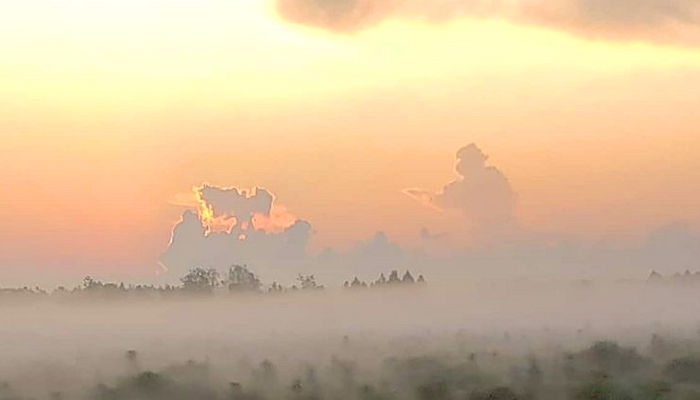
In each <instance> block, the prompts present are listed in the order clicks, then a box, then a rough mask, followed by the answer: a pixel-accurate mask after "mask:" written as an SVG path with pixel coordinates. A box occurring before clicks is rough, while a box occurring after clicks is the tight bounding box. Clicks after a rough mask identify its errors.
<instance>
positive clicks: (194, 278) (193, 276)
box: [180, 267, 219, 293]
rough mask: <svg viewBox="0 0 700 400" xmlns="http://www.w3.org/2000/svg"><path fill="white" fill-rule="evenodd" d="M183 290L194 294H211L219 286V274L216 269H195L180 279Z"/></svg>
mask: <svg viewBox="0 0 700 400" xmlns="http://www.w3.org/2000/svg"><path fill="white" fill-rule="evenodd" d="M180 281H181V282H182V284H183V288H184V289H185V290H188V291H193V292H203V293H211V292H212V291H213V290H214V288H216V287H217V286H219V272H218V271H217V270H216V269H214V268H206V269H205V268H201V267H197V268H193V269H191V270H190V271H189V272H188V273H187V274H186V275H185V276H184V277H182V278H181V279H180Z"/></svg>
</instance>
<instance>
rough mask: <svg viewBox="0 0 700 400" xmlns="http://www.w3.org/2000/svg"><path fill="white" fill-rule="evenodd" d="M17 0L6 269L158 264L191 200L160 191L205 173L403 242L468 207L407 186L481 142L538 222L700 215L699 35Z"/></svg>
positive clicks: (640, 229)
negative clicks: (615, 37)
mask: <svg viewBox="0 0 700 400" xmlns="http://www.w3.org/2000/svg"><path fill="white" fill-rule="evenodd" d="M11 3H12V4H6V5H2V6H0V38H4V39H0V53H1V54H3V57H2V60H1V61H0V133H1V136H0V181H1V182H3V183H4V187H5V190H3V191H2V200H0V219H1V220H2V221H3V222H2V224H0V243H2V244H0V247H1V248H2V251H3V252H4V254H5V256H4V257H5V259H4V260H3V261H4V262H5V264H7V265H10V266H11V267H13V266H14V267H16V268H21V267H23V266H24V265H25V264H36V263H42V262H44V261H45V260H51V259H53V260H61V263H62V265H65V268H78V269H79V268H81V266H85V265H90V266H91V268H92V267H94V266H95V265H104V268H107V269H109V268H111V267H110V264H112V265H119V266H120V268H122V266H124V267H123V268H132V269H133V271H139V272H143V271H149V270H151V268H153V269H155V266H156V260H157V257H158V254H159V253H160V252H161V251H162V250H163V248H164V246H165V245H167V241H168V239H169V231H170V228H171V227H172V225H173V223H174V222H175V221H177V218H178V216H179V214H180V212H181V209H179V208H177V207H174V206H173V205H171V204H170V202H171V200H172V199H173V198H174V197H175V196H176V195H177V194H178V193H182V192H187V191H188V190H190V188H191V187H192V186H193V185H198V184H201V183H203V182H211V183H213V184H218V185H223V186H239V187H252V186H256V185H257V186H262V187H265V188H267V189H269V190H270V191H271V192H273V193H275V194H276V195H277V198H278V201H279V203H281V204H284V205H285V206H286V207H287V208H288V209H289V210H291V211H292V212H294V213H295V214H296V215H297V216H299V217H301V218H304V219H306V220H309V221H310V222H312V224H313V226H314V229H315V230H316V232H317V233H316V235H315V237H314V247H315V248H321V247H323V246H328V245H330V246H337V247H341V248H342V247H347V246H349V245H350V243H352V242H353V241H355V240H359V239H362V238H365V237H367V236H369V235H371V234H372V233H373V232H375V231H377V230H384V231H386V232H388V233H389V234H390V236H391V237H393V238H395V239H396V240H398V241H399V242H401V243H404V244H407V245H413V244H415V243H416V237H417V232H418V230H419V229H420V228H421V227H423V226H431V227H434V229H435V230H440V229H450V227H451V225H454V224H458V223H459V222H458V221H457V222H456V221H455V220H454V218H452V217H449V216H445V215H440V214H438V213H435V212H434V210H430V209H427V208H423V207H421V206H420V205H419V204H417V203H416V202H415V201H412V200H411V199H410V198H408V197H407V196H405V195H404V194H402V192H401V191H402V189H405V188H407V187H424V188H428V189H434V190H439V189H440V188H441V187H442V186H443V185H444V184H446V183H447V182H449V181H450V180H452V179H454V176H455V175H454V172H453V167H454V153H455V151H456V150H457V149H458V148H460V147H462V146H463V145H466V144H468V143H471V142H476V143H477V144H479V146H480V147H481V148H482V149H483V150H484V152H485V153H487V154H489V155H490V156H491V159H490V160H491V163H492V164H493V165H495V166H497V167H498V168H500V169H501V170H502V171H503V173H504V174H505V175H506V176H507V177H508V178H509V179H510V181H511V184H512V186H513V188H514V190H515V191H516V192H517V193H518V198H519V205H520V206H519V210H518V213H519V216H520V218H521V220H522V221H523V223H524V224H525V225H527V226H528V227H530V228H532V229H533V230H542V231H556V232H564V233H569V234H575V235H582V236H585V237H589V238H598V237H609V236H612V237H621V238H627V237H630V236H632V237H634V236H637V235H643V234H645V233H646V232H647V231H648V230H650V229H653V228H654V227H656V226H658V225H661V224H664V223H667V222H670V221H674V220H688V221H691V222H692V223H693V224H695V225H694V226H696V227H698V226H700V209H699V208H698V206H697V204H700V189H699V188H700V172H698V171H700V157H698V156H697V154H698V152H699V151H700V132H698V127H699V126H700V115H699V114H698V112H697V110H698V107H697V104H698V93H700V50H697V49H694V48H692V47H687V48H683V47H674V46H670V45H656V44H651V43H644V42H614V41H602V40H599V41H591V40H586V39H580V38H576V37H574V36H570V35H568V34H566V33H563V32H558V31H553V30H545V29H541V28H536V27H524V26H517V25H513V24H509V23H507V22H503V21H495V20H479V19H469V18H459V19H455V20H453V21H450V22H445V23H442V24H427V23H420V22H415V21H408V20H401V19H390V20H388V21H386V22H385V23H383V24H381V25H379V26H376V27H372V28H370V29H367V30H364V31H361V32H357V33H354V34H334V33H329V32H325V31H322V30H317V29H312V28H303V27H299V26H297V25H293V24H290V23H287V22H283V21H281V20H280V19H279V18H278V17H277V16H276V15H275V14H274V12H273V10H272V8H271V5H270V4H269V3H267V4H263V3H258V2H252V1H245V2H244V1H223V0H205V1H200V2H191V1H184V0H182V1H175V2H172V1H165V0H156V1H150V2H142V1H136V0H126V1H125V0H121V1H118V2H117V1H112V0H101V1H90V2H88V1H87V0H85V1H82V0H81V1H76V2H72V3H70V5H68V6H65V7H59V6H57V5H56V4H55V3H53V2H50V1H49V0H27V1H23V2H11ZM195 3H196V4H195ZM9 38H11V40H8V39H9ZM455 245H458V244H455ZM28 249H29V250H28ZM26 254H30V256H29V257H24V255H26ZM86 268H87V267H86Z"/></svg>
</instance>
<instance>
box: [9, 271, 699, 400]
mask: <svg viewBox="0 0 700 400" xmlns="http://www.w3.org/2000/svg"><path fill="white" fill-rule="evenodd" d="M691 279H692V278H688V277H687V278H686V281H685V282H684V281H680V282H678V281H673V280H670V281H665V280H663V279H662V278H658V279H650V280H649V281H626V282H607V283H602V282H599V283H595V282H588V281H573V282H572V281H568V282H566V281H564V282H527V281H511V282H507V281H483V282H467V283H454V284H452V285H430V284H429V285H427V286H414V285H399V286H388V287H383V288H377V287H373V288H355V289H352V288H348V289H315V290H297V291H292V292H281V293H267V294H261V293H252V294H251V293H248V294H246V293H233V292H213V293H210V294H206V295H203V294H201V293H200V294H197V293H189V294H182V295H181V296H178V297H171V298H153V297H138V296H136V297H128V296H125V297H114V296H110V295H109V294H106V292H100V291H98V290H95V289H94V288H93V289H92V292H91V289H82V291H81V292H79V293H78V292H74V293H72V294H69V295H66V294H63V295H60V294H58V295H57V294H55V293H54V294H52V295H45V296H44V297H37V298H32V299H28V298H22V299H15V300H14V301H11V299H10V296H4V297H3V302H2V304H1V305H0V312H1V313H2V324H1V325H0V351H1V352H2V355H3V357H2V359H1V360H0V380H1V382H2V386H0V398H3V399H25V398H36V399H44V398H46V399H56V398H65V399H81V398H84V399H278V398H284V399H286V398H292V399H326V398H328V399H385V398H386V399H482V398H483V399H521V398H522V399H526V398H538V399H539V398H541V399H567V398H576V399H617V398H625V399H626V398H630V399H637V398H639V399H647V398H669V399H676V398H678V399H681V398H682V399H685V398H696V397H693V396H697V395H698V393H699V392H698V391H700V380H699V378H700V376H698V375H697V373H698V372H700V369H698V364H699V363H700V361H698V358H694V357H697V356H700V317H699V316H698V313H697V309H698V307H699V306H700V299H699V298H698V296H697V290H698V285H697V283H696V282H693V281H692V280H691ZM674 362H675V363H682V364H681V365H682V368H681V372H678V371H676V369H678V368H677V367H673V365H675V364H673V363H674ZM683 363H685V364H683ZM674 368H676V369H674ZM590 391H592V393H593V394H591V393H588V392H590ZM657 392H658V393H657ZM613 395H614V396H623V397H609V396H613ZM480 396H481V397H480ZM484 396H485V397H484ZM489 396H491V397H489ZM493 396H496V397H493ZM498 396H501V397H498ZM509 396H510V397H509ZM586 396H588V397H586ZM595 396H599V397H595ZM600 396H608V397H600ZM624 396H627V397H624ZM688 396H690V397H688Z"/></svg>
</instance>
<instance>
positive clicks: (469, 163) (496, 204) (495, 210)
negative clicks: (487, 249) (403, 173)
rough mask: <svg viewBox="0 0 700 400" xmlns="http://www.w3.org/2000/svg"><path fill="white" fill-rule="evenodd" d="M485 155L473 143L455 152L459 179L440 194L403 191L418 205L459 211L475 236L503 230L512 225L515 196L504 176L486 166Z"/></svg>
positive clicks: (420, 190)
mask: <svg viewBox="0 0 700 400" xmlns="http://www.w3.org/2000/svg"><path fill="white" fill-rule="evenodd" d="M487 160H488V156H487V155H485V154H484V153H483V152H482V151H481V149H479V148H478V147H477V146H476V145H475V144H470V145H468V146H466V147H463V148H461V149H460V150H459V151H458V152H457V165H456V167H455V170H456V172H457V174H458V175H459V177H458V178H457V179H456V180H454V181H452V182H450V183H448V184H447V185H446V186H445V187H444V188H443V189H442V190H441V191H440V192H438V193H433V192H431V191H428V190H424V189H406V190H405V193H406V194H408V195H409V196H411V197H413V198H414V199H416V200H418V201H419V202H421V203H423V204H425V205H429V206H432V207H435V208H437V209H440V210H458V211H460V212H461V213H462V214H463V215H464V216H465V217H466V220H467V221H468V223H470V224H471V225H472V227H473V230H474V231H475V233H478V234H481V233H486V232H494V231H502V230H503V229H504V228H508V227H510V226H512V225H514V224H515V216H514V210H515V194H514V192H513V190H512V189H511V187H510V183H509V182H508V180H507V179H506V177H505V176H504V175H503V173H501V171H499V170H498V169H497V168H495V167H493V166H489V165H487V164H486V161H487Z"/></svg>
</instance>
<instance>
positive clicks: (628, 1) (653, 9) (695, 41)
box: [276, 0, 700, 45]
mask: <svg viewBox="0 0 700 400" xmlns="http://www.w3.org/2000/svg"><path fill="white" fill-rule="evenodd" d="M276 1H277V9H278V11H279V13H280V14H281V15H282V16H284V17H285V18H287V19H289V20H291V21H294V22H297V23H302V24H307V25H312V26H318V27H322V28H325V29H330V30H333V31H340V32H352V31H357V30H361V29H364V28H367V27H370V26H372V25H376V24H378V23H380V22H382V21H384V20H385V19H388V18H392V17H403V18H414V19H421V20H430V21H443V20H447V19H451V18H455V17H460V16H468V17H484V18H496V19H505V20H508V21H512V22H516V23H523V24H533V25H539V26H545V27H552V28H556V29H562V30H565V31H567V32H571V33H574V34H576V35H580V36H584V37H591V38H604V39H617V40H642V41H653V42H675V43H684V44H691V45H699V44H700V2H698V1H697V0H276Z"/></svg>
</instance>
